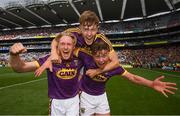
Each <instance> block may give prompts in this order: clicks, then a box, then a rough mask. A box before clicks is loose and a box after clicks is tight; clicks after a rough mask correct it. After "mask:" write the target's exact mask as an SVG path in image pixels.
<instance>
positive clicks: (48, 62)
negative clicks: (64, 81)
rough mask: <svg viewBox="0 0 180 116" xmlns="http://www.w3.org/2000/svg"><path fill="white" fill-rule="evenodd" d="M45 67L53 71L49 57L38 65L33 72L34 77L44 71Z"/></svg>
mask: <svg viewBox="0 0 180 116" xmlns="http://www.w3.org/2000/svg"><path fill="white" fill-rule="evenodd" d="M46 69H49V70H50V72H52V71H53V70H52V63H51V61H50V60H49V58H48V60H46V62H45V63H44V64H43V65H42V66H41V67H39V68H38V69H37V70H36V71H35V72H34V74H35V77H39V76H40V75H41V74H42V73H43V72H44V70H46Z"/></svg>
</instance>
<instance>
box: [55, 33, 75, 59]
mask: <svg viewBox="0 0 180 116" xmlns="http://www.w3.org/2000/svg"><path fill="white" fill-rule="evenodd" d="M74 48H75V44H74V41H73V39H72V38H71V37H70V36H66V35H64V36H62V37H61V38H60V39H59V44H58V50H59V53H60V56H61V58H62V59H63V60H68V59H70V57H71V55H72V52H73V50H74Z"/></svg>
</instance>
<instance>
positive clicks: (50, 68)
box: [49, 63, 53, 72]
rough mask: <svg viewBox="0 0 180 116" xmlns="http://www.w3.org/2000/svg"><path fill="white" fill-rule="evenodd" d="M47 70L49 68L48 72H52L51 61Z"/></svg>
mask: <svg viewBox="0 0 180 116" xmlns="http://www.w3.org/2000/svg"><path fill="white" fill-rule="evenodd" d="M49 70H50V72H53V69H52V63H50V66H49Z"/></svg>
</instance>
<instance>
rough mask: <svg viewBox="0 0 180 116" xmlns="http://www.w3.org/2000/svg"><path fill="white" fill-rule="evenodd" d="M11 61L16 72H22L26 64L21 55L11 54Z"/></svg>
mask: <svg viewBox="0 0 180 116" xmlns="http://www.w3.org/2000/svg"><path fill="white" fill-rule="evenodd" d="M9 63H10V65H11V67H12V69H13V70H14V71H15V72H22V70H23V69H22V67H23V66H24V65H25V63H24V61H23V60H22V59H21V58H20V57H19V55H10V60H9Z"/></svg>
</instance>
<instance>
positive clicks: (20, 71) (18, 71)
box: [12, 67, 23, 73]
mask: <svg viewBox="0 0 180 116" xmlns="http://www.w3.org/2000/svg"><path fill="white" fill-rule="evenodd" d="M12 69H13V71H14V72H17V73H23V71H22V69H20V68H13V67H12Z"/></svg>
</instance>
